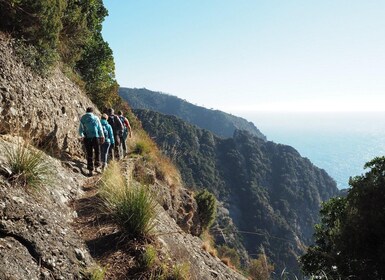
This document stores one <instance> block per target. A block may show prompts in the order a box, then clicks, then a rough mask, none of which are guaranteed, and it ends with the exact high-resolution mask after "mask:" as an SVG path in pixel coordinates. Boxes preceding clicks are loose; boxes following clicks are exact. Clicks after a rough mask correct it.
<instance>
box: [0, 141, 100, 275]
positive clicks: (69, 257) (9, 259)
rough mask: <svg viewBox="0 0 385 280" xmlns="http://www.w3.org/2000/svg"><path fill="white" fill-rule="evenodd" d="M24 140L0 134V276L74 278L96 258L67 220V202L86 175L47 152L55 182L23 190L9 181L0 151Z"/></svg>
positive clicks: (78, 190) (78, 192) (69, 215)
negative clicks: (74, 170) (75, 170)
mask: <svg viewBox="0 0 385 280" xmlns="http://www.w3.org/2000/svg"><path fill="white" fill-rule="evenodd" d="M22 142H23V139H21V138H16V137H9V136H1V137H0V170H1V174H0V279H78V278H82V277H81V275H82V273H85V272H86V270H87V269H88V268H89V267H91V266H93V265H94V264H95V263H94V261H93V260H92V258H91V256H90V254H89V253H88V248H87V247H86V246H85V243H84V242H83V240H81V239H80V238H79V236H78V235H77V234H76V233H75V232H74V230H73V229H72V227H71V222H72V219H73V218H74V216H76V212H73V211H72V210H71V209H70V208H69V207H68V202H69V201H70V200H72V199H75V198H76V197H77V196H79V195H81V194H82V191H81V186H82V184H83V181H84V179H85V177H84V176H81V175H79V174H76V173H73V172H72V171H70V170H68V169H66V168H63V167H62V164H61V162H60V161H58V160H55V159H53V158H50V157H48V156H47V157H46V159H45V160H46V161H47V162H48V163H49V165H50V166H52V168H53V169H54V170H55V172H54V174H55V175H54V177H53V178H52V182H53V184H54V185H55V186H46V187H44V188H43V189H41V190H39V191H37V190H29V191H27V190H25V189H23V188H20V187H16V186H15V185H13V184H12V183H10V181H9V180H8V175H10V174H8V172H10V171H9V170H8V169H7V165H6V158H5V156H4V152H5V151H6V150H9V149H16V147H17V145H19V143H22Z"/></svg>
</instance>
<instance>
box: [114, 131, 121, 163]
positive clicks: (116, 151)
mask: <svg viewBox="0 0 385 280" xmlns="http://www.w3.org/2000/svg"><path fill="white" fill-rule="evenodd" d="M120 146H121V143H120V137H119V136H118V135H115V145H114V151H113V153H114V156H115V159H116V160H119V159H120V152H119V151H120Z"/></svg>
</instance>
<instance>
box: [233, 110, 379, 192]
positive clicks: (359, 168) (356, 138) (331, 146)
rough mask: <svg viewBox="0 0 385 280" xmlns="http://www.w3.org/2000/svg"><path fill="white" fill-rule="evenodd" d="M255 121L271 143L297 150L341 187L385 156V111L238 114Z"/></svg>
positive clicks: (346, 185)
mask: <svg viewBox="0 0 385 280" xmlns="http://www.w3.org/2000/svg"><path fill="white" fill-rule="evenodd" d="M237 115H241V116H242V117H245V118H246V119H248V120H249V121H252V122H253V123H254V124H255V125H256V126H257V127H258V128H259V129H260V130H261V131H262V133H264V134H265V135H266V136H267V138H268V140H269V141H273V142H276V143H281V144H286V145H290V146H292V147H294V148H295V149H296V150H297V151H298V152H299V153H300V154H301V155H302V156H304V157H307V158H309V159H310V160H311V161H312V162H313V164H315V165H316V166H318V167H320V168H322V169H325V170H326V172H327V173H328V174H329V175H330V176H331V177H332V178H333V179H334V180H335V181H336V183H337V187H338V188H340V189H341V188H347V187H348V181H349V177H351V176H356V175H361V174H363V173H364V172H365V170H364V169H363V165H364V164H365V163H366V162H367V161H369V160H371V159H373V158H374V157H376V156H384V155H385V112H380V113H363V112H362V113H288V112H286V113H278V112H274V113H273V112H269V113H248V114H245V113H237Z"/></svg>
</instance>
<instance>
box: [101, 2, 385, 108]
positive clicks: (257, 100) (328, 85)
mask: <svg viewBox="0 0 385 280" xmlns="http://www.w3.org/2000/svg"><path fill="white" fill-rule="evenodd" d="M104 4H105V6H106V7H107V9H108V10H109V17H108V18H106V20H105V23H104V25H103V35H104V38H105V40H106V41H107V42H108V43H109V44H110V47H111V48H112V50H113V52H114V57H115V63H116V74H117V80H118V82H119V84H120V85H121V86H124V87H138V88H141V87H145V88H148V89H151V90H155V91H162V92H166V93H170V94H173V95H176V96H179V97H181V98H183V99H186V100H188V101H190V102H192V103H195V104H198V105H204V106H206V107H208V108H215V109H221V110H225V111H228V112H238V111H242V110H245V111H253V110H294V111H307V110H310V111H329V110H331V111H350V110H372V111H374V110H385V1H384V0H322V1H321V0H317V1H315V0H314V1H313V0H263V1H262V0H190V1H187V0H156V1H154V0H135V1H133V0H125V1H117V0H105V1H104Z"/></svg>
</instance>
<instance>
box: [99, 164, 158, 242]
mask: <svg viewBox="0 0 385 280" xmlns="http://www.w3.org/2000/svg"><path fill="white" fill-rule="evenodd" d="M128 178H129V177H128V176H124V175H123V174H122V170H121V168H120V166H119V164H118V163H117V162H111V163H110V164H109V165H108V167H107V169H106V171H105V172H104V173H103V175H102V178H101V180H100V183H99V196H100V198H101V204H100V206H101V209H102V211H103V212H104V213H106V214H107V215H111V216H112V217H113V219H114V220H115V221H116V223H117V224H118V225H119V226H120V228H121V229H122V231H123V232H124V233H125V234H126V235H130V236H133V237H137V238H149V237H150V236H151V235H152V231H153V229H154V226H155V224H154V222H155V217H156V215H157V212H156V205H157V203H156V200H155V198H154V197H153V195H152V194H151V192H150V190H148V189H147V188H146V187H144V186H142V185H140V184H138V183H136V184H135V182H134V181H132V182H129V181H128Z"/></svg>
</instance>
